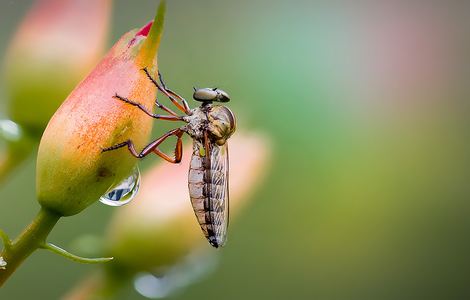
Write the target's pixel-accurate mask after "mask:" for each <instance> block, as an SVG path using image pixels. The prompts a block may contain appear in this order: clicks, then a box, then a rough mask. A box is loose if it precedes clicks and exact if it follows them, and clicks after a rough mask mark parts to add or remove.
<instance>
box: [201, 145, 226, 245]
mask: <svg viewBox="0 0 470 300" xmlns="http://www.w3.org/2000/svg"><path fill="white" fill-rule="evenodd" d="M205 148H206V153H207V155H206V156H205V157H206V161H205V163H206V166H207V167H206V174H205V175H206V176H205V177H206V178H205V182H206V183H207V185H206V189H207V190H206V195H207V204H208V214H209V215H208V220H209V223H210V225H209V226H208V230H209V236H208V238H209V242H210V243H211V244H212V245H213V246H215V247H219V246H223V245H224V244H225V241H226V237H227V227H228V223H229V192H228V172H229V160H228V159H229V158H228V146H227V143H225V144H224V145H223V146H218V145H217V144H213V143H210V142H209V141H208V139H206V141H205ZM210 231H212V232H210ZM211 236H213V237H212V238H211Z"/></svg>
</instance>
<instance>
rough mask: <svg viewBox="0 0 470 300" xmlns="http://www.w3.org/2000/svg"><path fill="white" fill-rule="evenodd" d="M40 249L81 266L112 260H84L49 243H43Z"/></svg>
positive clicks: (110, 258)
mask: <svg viewBox="0 0 470 300" xmlns="http://www.w3.org/2000/svg"><path fill="white" fill-rule="evenodd" d="M41 248H42V249H46V250H49V251H51V252H52V253H55V254H58V255H60V256H63V257H65V258H67V259H70V260H72V261H74V262H78V263H82V264H97V263H105V262H109V261H111V260H113V259H114V258H113V257H99V258H86V257H81V256H78V255H75V254H72V253H70V252H68V251H67V250H64V249H62V248H60V247H59V246H56V245H54V244H51V243H45V244H43V245H41Z"/></svg>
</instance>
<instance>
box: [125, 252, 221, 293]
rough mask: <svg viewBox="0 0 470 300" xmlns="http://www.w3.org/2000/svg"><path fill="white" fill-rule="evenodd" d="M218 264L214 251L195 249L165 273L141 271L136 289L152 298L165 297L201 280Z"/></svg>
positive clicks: (135, 285) (135, 283)
mask: <svg viewBox="0 0 470 300" xmlns="http://www.w3.org/2000/svg"><path fill="white" fill-rule="evenodd" d="M217 264H218V257H217V256H216V255H213V252H210V253H207V252H205V251H204V250H199V251H195V252H194V253H193V254H191V255H189V256H187V257H186V258H184V259H183V260H182V261H181V262H180V263H179V264H176V265H174V266H172V267H171V268H169V269H167V270H165V271H164V272H163V273H162V272H161V271H160V272H156V273H141V274H139V275H137V276H136V278H135V280H134V288H135V290H136V291H137V292H138V293H139V294H141V295H142V296H144V297H146V298H150V299H163V298H167V297H170V296H173V295H175V294H178V293H179V292H182V291H184V289H185V288H186V287H188V286H189V285H191V284H193V283H195V282H197V281H199V280H201V279H202V278H204V277H205V276H207V275H208V274H210V273H211V272H212V271H214V270H215V268H216V267H217Z"/></svg>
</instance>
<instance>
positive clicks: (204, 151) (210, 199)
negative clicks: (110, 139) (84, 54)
mask: <svg viewBox="0 0 470 300" xmlns="http://www.w3.org/2000/svg"><path fill="white" fill-rule="evenodd" d="M143 71H144V72H145V74H146V75H147V77H148V78H149V79H150V80H151V81H152V82H153V84H154V85H155V86H156V87H157V88H158V90H159V91H160V92H162V93H163V94H164V95H165V96H167V97H168V98H169V99H170V101H171V102H172V103H173V104H174V105H175V106H176V108H177V109H178V110H180V111H181V112H183V113H184V115H183V116H179V115H178V114H176V113H175V112H174V111H173V110H171V109H170V108H168V107H167V106H165V105H163V104H161V103H160V102H159V101H158V99H156V100H155V105H156V106H157V107H158V108H160V109H162V110H164V111H166V112H167V113H168V115H160V114H154V113H153V112H151V111H150V110H148V109H147V108H146V107H144V106H143V105H142V104H140V103H138V102H135V101H133V100H130V99H127V98H124V97H121V96H119V95H117V94H116V95H115V96H114V98H116V99H117V100H120V101H123V102H125V103H127V104H130V105H133V106H135V107H137V108H139V109H140V110H142V111H143V112H144V113H146V114H147V115H149V116H150V117H153V118H155V119H161V120H168V121H183V122H185V123H186V124H185V125H184V126H182V127H179V128H176V129H173V130H170V131H169V132H167V133H165V134H164V135H163V136H161V137H160V138H158V139H156V140H155V141H153V142H151V143H150V144H148V145H147V146H146V147H144V149H143V150H142V151H141V152H137V150H136V149H135V147H134V144H133V143H132V141H131V140H127V141H125V142H122V143H119V144H117V145H114V146H111V147H109V148H105V149H103V152H106V151H111V150H116V149H119V148H122V147H127V148H128V149H129V151H130V153H131V154H132V155H133V156H135V157H137V158H143V157H145V156H147V155H148V154H150V153H154V154H157V155H158V156H160V157H161V158H163V159H165V160H166V161H168V162H170V163H179V162H180V161H181V159H182V155H183V143H182V136H183V134H184V133H187V134H188V135H189V136H191V138H192V139H193V153H192V158H191V163H190V167H189V175H188V187H189V196H190V199H191V204H192V206H193V209H194V213H195V215H196V217H197V220H198V222H199V225H200V226H201V229H202V231H203V233H204V235H205V236H206V238H207V240H208V241H209V243H210V244H211V245H212V246H214V247H215V248H218V247H221V246H223V245H224V244H225V242H226V237H227V226H228V223H229V191H228V180H229V176H228V175H229V160H228V146H227V140H228V138H230V136H231V135H232V134H233V133H234V131H235V129H236V119H235V116H234V114H233V113H232V111H231V110H230V109H229V108H228V107H226V106H224V105H219V104H213V102H228V101H230V97H229V95H228V94H227V93H226V92H224V91H222V90H220V89H218V88H202V89H196V88H194V94H193V98H194V100H196V101H199V102H201V105H200V106H199V107H196V108H193V109H191V108H190V107H189V105H188V102H187V101H186V100H185V99H184V98H183V97H181V96H180V95H178V94H176V93H175V92H173V91H172V90H170V89H169V88H168V87H167V86H166V84H165V82H164V81H163V79H162V76H161V74H160V73H159V74H158V75H159V81H160V83H157V81H156V80H155V79H154V78H153V77H152V76H151V75H150V74H149V72H148V70H147V69H146V68H144V69H143ZM170 136H176V137H177V141H176V146H175V151H174V157H170V156H169V155H167V154H166V153H164V152H162V151H161V150H160V149H159V148H158V146H159V145H160V144H161V143H163V142H164V141H165V140H166V139H167V138H169V137H170Z"/></svg>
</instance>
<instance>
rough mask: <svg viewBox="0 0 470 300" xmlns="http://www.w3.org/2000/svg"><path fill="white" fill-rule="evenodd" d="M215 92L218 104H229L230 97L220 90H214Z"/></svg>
mask: <svg viewBox="0 0 470 300" xmlns="http://www.w3.org/2000/svg"><path fill="white" fill-rule="evenodd" d="M216 91H217V101H219V102H229V101H230V96H229V95H228V94H227V93H226V92H225V91H222V90H219V89H216Z"/></svg>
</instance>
